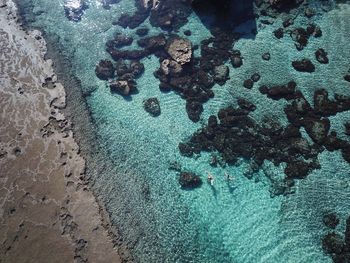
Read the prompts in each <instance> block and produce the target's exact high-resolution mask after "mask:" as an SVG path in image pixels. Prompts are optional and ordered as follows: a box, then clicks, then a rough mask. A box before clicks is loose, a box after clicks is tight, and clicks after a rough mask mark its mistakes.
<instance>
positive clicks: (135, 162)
mask: <svg viewBox="0 0 350 263" xmlns="http://www.w3.org/2000/svg"><path fill="white" fill-rule="evenodd" d="M24 2H26V3H27V2H28V3H31V4H32V7H33V10H32V11H33V13H34V15H35V20H34V21H32V22H31V26H36V27H39V28H41V29H42V30H44V31H45V32H47V33H48V34H51V35H56V36H57V38H56V40H57V41H59V46H60V47H61V48H63V49H64V51H65V52H66V53H67V54H69V59H70V61H71V63H72V64H73V69H74V72H71V73H73V74H74V75H75V76H76V77H77V78H78V79H80V80H81V88H82V89H83V92H84V93H85V94H86V97H85V98H86V100H87V104H88V106H89V110H90V113H91V116H92V119H93V124H94V125H95V127H96V132H97V138H96V140H97V141H98V143H99V144H100V145H101V150H102V151H104V152H105V153H106V158H110V159H111V160H112V161H113V163H114V165H115V168H116V172H115V173H113V174H111V173H100V174H98V175H97V176H95V177H94V178H92V180H93V182H94V184H95V185H94V187H95V190H96V191H97V192H98V193H99V194H100V195H101V196H102V197H103V199H104V201H105V203H106V206H107V209H108V211H109V212H110V215H111V219H112V222H113V223H114V224H115V225H116V226H117V227H118V229H119V230H120V233H121V234H122V237H123V240H122V242H123V243H124V244H125V245H126V246H127V247H128V248H129V250H130V253H131V255H132V256H133V257H134V259H135V261H137V262H180V263H185V262H195V263H197V262H207V263H210V262H213V263H214V262H218V263H225V262H235V263H236V262H237V263H243V262H245V263H256V262H268V263H275V262H276V263H277V262H291V263H297V262H300V263H304V262H305V263H306V262H315V263H323V262H325V263H326V262H332V260H331V258H330V257H329V256H327V255H325V254H324V253H323V251H322V247H321V238H322V236H323V235H324V234H325V233H326V232H327V229H326V228H325V227H324V225H323V223H322V215H323V214H324V213H325V212H326V211H336V212H337V214H338V215H339V217H340V219H341V222H342V223H341V225H340V226H339V228H338V230H339V231H341V232H344V229H345V226H344V222H345V218H346V217H347V216H349V214H350V172H349V171H350V169H349V168H350V166H349V164H348V163H346V162H345V161H344V160H343V158H342V157H341V153H340V152H337V151H336V152H333V153H330V152H327V151H325V152H323V153H322V154H321V155H320V156H319V161H320V164H321V167H322V168H321V169H319V170H315V171H313V172H312V174H310V175H309V176H308V177H307V178H306V179H304V180H301V181H297V182H296V186H295V189H294V191H295V193H294V194H291V195H287V196H276V197H274V198H272V197H271V194H270V191H269V189H270V187H271V182H270V181H269V179H268V177H270V178H271V177H278V176H282V175H283V165H281V167H275V166H274V165H273V164H272V163H268V162H265V163H264V166H263V169H261V170H260V171H259V172H257V173H256V174H254V175H253V178H252V179H247V178H246V177H245V176H244V173H245V172H246V171H247V169H248V163H247V162H245V161H244V160H241V161H240V162H239V163H238V164H237V165H235V166H232V167H228V166H227V167H225V168H222V167H217V168H213V167H211V166H210V165H209V160H210V155H209V154H205V153H202V154H201V155H200V156H198V158H186V157H183V156H181V155H180V154H179V151H178V143H179V142H181V141H183V140H185V139H186V138H189V137H190V136H191V134H192V133H193V132H195V131H196V130H197V129H198V128H200V127H201V126H202V125H203V124H204V123H205V122H206V120H207V117H208V116H209V115H211V114H216V113H217V112H218V110H219V109H220V108H222V107H224V106H227V105H236V98H237V97H244V98H247V99H249V100H250V101H251V102H253V103H254V104H255V105H256V106H257V110H256V111H255V112H253V113H252V117H253V118H254V119H255V120H257V121H261V119H262V117H263V116H265V115H268V116H272V117H273V118H275V119H278V120H280V121H281V122H282V123H283V124H286V123H287V120H286V117H285V114H284V112H283V107H284V106H285V104H286V102H285V101H283V100H280V101H274V100H271V99H267V98H266V97H265V96H264V95H262V94H260V92H259V90H258V86H259V85H262V84H266V85H274V84H281V83H286V82H288V81H290V80H291V79H294V80H295V81H296V82H297V84H298V88H299V89H300V90H301V91H302V92H303V93H304V95H305V97H306V98H307V99H308V100H309V102H311V103H312V97H313V93H314V91H315V90H316V89H318V88H321V87H323V88H326V89H327V90H328V92H329V93H330V96H331V97H332V96H333V94H334V93H341V94H344V95H350V87H349V84H348V83H346V82H344V81H343V79H342V77H341V76H343V75H344V74H345V73H346V72H347V71H348V70H349V66H350V64H349V61H350V45H349V44H348V43H350V34H349V32H350V5H348V4H344V5H341V7H339V8H336V9H333V10H331V11H329V12H326V13H324V14H323V15H322V16H321V15H318V16H316V17H315V18H314V19H315V22H316V23H317V24H318V25H320V27H321V28H322V31H323V37H322V38H319V39H312V41H310V43H309V45H308V46H307V47H306V48H305V49H304V50H303V51H297V50H296V49H295V47H294V43H293V42H292V40H291V39H290V38H289V37H284V38H283V39H282V40H277V39H275V38H274V37H273V34H272V32H273V31H274V30H275V29H276V28H277V27H278V26H279V25H280V24H281V21H280V20H278V19H277V21H276V22H275V23H274V25H268V26H259V25H260V24H259V23H257V24H258V33H257V35H256V36H255V38H253V39H251V38H243V39H241V40H239V41H238V43H236V45H235V48H236V49H239V50H240V51H241V53H242V55H243V57H244V58H245V60H244V65H243V66H242V67H241V68H239V69H233V68H232V66H231V65H230V63H227V65H228V66H229V67H230V72H231V73H230V80H229V81H228V82H227V83H226V84H225V85H224V86H215V87H214V88H213V89H214V92H215V98H214V99H212V100H210V101H209V102H207V103H206V104H204V113H203V114H202V120H201V121H200V122H199V123H193V122H191V121H190V120H189V119H188V117H187V114H186V111H185V101H184V100H182V99H181V98H180V97H179V96H178V95H176V94H174V93H173V92H170V93H162V92H160V91H159V88H158V85H159V81H158V80H157V79H156V78H155V77H154V76H153V72H154V71H155V70H156V69H157V68H158V67H159V62H158V59H157V58H155V57H154V56H150V57H147V58H145V59H143V60H142V62H143V63H144V65H145V73H144V74H143V75H142V77H141V78H140V79H138V80H137V83H138V87H139V88H138V89H139V93H138V94H136V95H134V96H132V100H131V101H128V100H125V99H124V98H123V97H121V96H119V95H116V94H112V93H111V92H110V90H109V88H108V87H107V84H106V82H104V81H101V80H99V79H98V78H97V77H96V76H95V73H94V70H95V65H96V64H97V63H98V62H99V60H100V59H104V58H109V55H108V53H107V52H105V43H106V42H107V41H108V40H110V39H111V38H112V37H113V35H114V34H115V33H116V32H122V33H125V34H128V35H131V36H133V37H134V39H135V42H134V44H133V46H131V48H132V47H136V40H137V39H138V38H139V37H138V36H137V35H136V34H135V30H130V29H123V28H121V27H119V26H113V25H112V22H113V21H115V20H116V19H117V18H118V17H119V16H120V15H121V14H122V13H123V12H124V13H125V12H126V13H133V11H134V10H135V7H134V1H132V0H122V1H120V2H119V3H118V4H115V5H112V6H111V9H110V10H106V9H104V8H103V7H102V5H101V3H100V2H99V1H94V0H90V1H88V3H89V8H88V9H87V10H86V12H85V14H84V15H83V17H82V20H81V21H80V22H78V23H75V22H71V21H68V19H67V18H66V17H65V15H64V11H63V4H64V1H63V0H57V1H48V0H31V1H29V0H25V1H23V3H24ZM295 23H299V24H300V25H305V23H306V22H305V21H303V19H302V18H297V20H296V22H295ZM145 25H146V26H147V27H148V28H150V29H151V30H150V33H149V35H155V34H157V33H159V32H160V30H159V29H157V28H152V27H151V26H150V24H149V22H148V20H146V22H145ZM185 29H190V30H191V31H192V33H193V34H192V36H190V37H189V39H190V40H191V41H192V42H193V43H199V41H200V40H202V39H205V38H207V37H208V36H210V32H209V31H208V29H207V28H206V27H205V26H204V25H203V24H202V23H201V21H200V19H199V18H198V17H197V16H196V14H195V13H193V14H192V15H191V16H190V17H189V22H188V23H187V24H186V25H185V26H184V27H183V30H185ZM183 30H182V29H181V30H180V32H179V34H180V35H182V33H181V32H182V31H183ZM57 44H58V43H57ZM57 46H58V45H57ZM319 47H323V48H324V49H326V50H327V52H328V54H329V58H330V64H328V65H327V66H325V65H322V64H319V63H317V61H316V62H315V59H314V51H315V50H316V49H317V48H319ZM267 51H269V52H270V53H271V60H270V61H264V60H262V59H261V55H262V54H263V53H264V52H267ZM195 54H196V53H195ZM300 57H310V58H313V61H314V62H315V63H314V64H315V66H316V71H315V72H314V73H313V74H311V75H309V74H306V73H300V72H297V71H295V70H292V67H291V64H290V61H291V60H294V59H299V58H300ZM255 72H259V73H260V75H261V76H262V77H261V80H260V81H259V83H258V84H256V85H255V87H254V88H253V89H252V90H248V89H245V88H244V87H243V86H242V83H243V81H244V80H245V79H247V78H248V77H250V76H251V75H252V74H253V73H255ZM66 88H67V89H69V87H66ZM149 97H157V98H158V99H159V101H160V105H161V109H162V113H161V115H160V116H159V117H157V118H153V117H151V116H150V115H149V114H148V113H146V112H145V111H144V109H143V107H142V102H143V100H144V99H146V98H149ZM330 119H331V124H332V129H334V130H337V131H338V132H339V134H341V133H344V128H343V123H344V122H346V121H350V113H349V112H345V113H341V114H338V115H336V116H334V117H331V118H330ZM305 136H307V135H305ZM342 138H343V139H349V137H346V136H345V135H344V136H343V137H342ZM175 161H176V162H178V163H179V164H181V166H182V168H183V169H185V170H189V171H192V172H195V173H197V174H199V175H200V176H201V177H202V179H203V181H204V184H203V186H202V187H201V188H198V189H196V190H193V191H185V190H182V189H181V188H180V186H179V184H178V174H177V172H175V171H173V170H170V169H169V165H170V164H171V163H172V162H175ZM100 165H101V166H103V163H101V164H100ZM207 172H211V173H212V174H214V175H215V177H216V179H215V183H214V185H213V186H211V185H209V184H207V183H206V176H207ZM225 172H228V173H229V174H230V175H233V176H235V181H234V182H231V183H228V182H227V181H226V180H225V177H224V173H225Z"/></svg>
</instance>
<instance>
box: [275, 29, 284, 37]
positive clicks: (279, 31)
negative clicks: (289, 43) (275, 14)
mask: <svg viewBox="0 0 350 263" xmlns="http://www.w3.org/2000/svg"><path fill="white" fill-rule="evenodd" d="M273 34H274V35H275V37H276V38H277V39H281V38H282V37H283V36H284V31H283V28H282V27H280V28H278V29H276V30H275V31H273Z"/></svg>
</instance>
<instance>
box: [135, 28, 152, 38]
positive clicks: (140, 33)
mask: <svg viewBox="0 0 350 263" xmlns="http://www.w3.org/2000/svg"><path fill="white" fill-rule="evenodd" d="M148 31H149V29H148V28H146V27H143V28H138V29H137V30H136V35H138V36H140V37H144V36H146V35H147V34H148Z"/></svg>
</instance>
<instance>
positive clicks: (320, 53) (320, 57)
mask: <svg viewBox="0 0 350 263" xmlns="http://www.w3.org/2000/svg"><path fill="white" fill-rule="evenodd" d="M315 56H316V59H317V61H318V62H320V63H321V64H328V62H329V59H328V57H327V52H326V51H325V50H324V49H323V48H319V49H317V51H316V52H315Z"/></svg>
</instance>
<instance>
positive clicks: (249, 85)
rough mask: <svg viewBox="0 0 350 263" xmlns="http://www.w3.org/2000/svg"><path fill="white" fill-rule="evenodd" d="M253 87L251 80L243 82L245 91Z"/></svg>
mask: <svg viewBox="0 0 350 263" xmlns="http://www.w3.org/2000/svg"><path fill="white" fill-rule="evenodd" d="M253 86H254V81H253V80H251V79H246V80H245V81H244V82H243V87H245V88H246V89H251V88H253Z"/></svg>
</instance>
